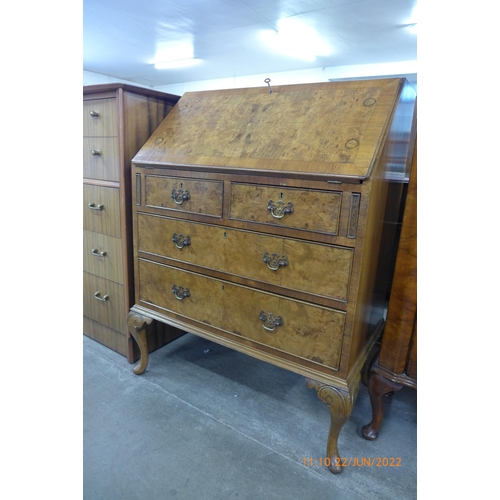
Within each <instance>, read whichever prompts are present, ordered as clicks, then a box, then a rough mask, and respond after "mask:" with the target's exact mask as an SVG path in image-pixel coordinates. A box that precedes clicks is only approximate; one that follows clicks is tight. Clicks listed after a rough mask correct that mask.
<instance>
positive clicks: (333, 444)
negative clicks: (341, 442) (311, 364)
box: [306, 376, 360, 474]
mask: <svg viewBox="0 0 500 500" xmlns="http://www.w3.org/2000/svg"><path fill="white" fill-rule="evenodd" d="M359 381H360V377H359V376H358V377H357V379H356V380H355V381H354V383H353V384H352V385H351V387H350V388H349V389H348V390H341V389H337V388H336V387H333V386H330V385H327V384H324V383H322V382H317V381H315V380H311V379H307V380H306V384H307V387H309V388H312V389H316V392H317V393H318V397H319V399H321V401H323V403H325V404H326V405H327V406H328V409H329V410H330V430H329V432H328V442H327V446H326V456H327V457H328V458H329V459H330V466H329V467H328V469H329V470H330V472H332V473H333V474H340V473H341V472H342V459H341V457H340V455H339V451H338V446H337V443H338V437H339V434H340V431H341V429H342V427H343V426H344V424H345V423H346V422H347V420H348V419H349V416H350V414H351V411H352V408H353V406H354V402H355V400H356V396H357V394H358V388H359Z"/></svg>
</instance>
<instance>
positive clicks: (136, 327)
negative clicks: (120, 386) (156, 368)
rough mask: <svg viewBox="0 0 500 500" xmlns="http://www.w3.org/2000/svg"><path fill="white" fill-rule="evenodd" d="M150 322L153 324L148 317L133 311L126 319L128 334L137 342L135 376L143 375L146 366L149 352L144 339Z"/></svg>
mask: <svg viewBox="0 0 500 500" xmlns="http://www.w3.org/2000/svg"><path fill="white" fill-rule="evenodd" d="M152 322H153V319H152V318H149V317H148V316H144V315H142V314H140V313H137V312H134V311H130V313H129V315H128V318H127V324H128V329H129V332H130V334H131V335H132V337H134V339H135V341H136V342H137V345H138V346H139V351H140V353H141V357H140V359H139V362H138V363H137V364H136V365H135V366H134V373H135V374H136V375H140V374H141V373H144V371H145V370H146V368H147V366H148V361H149V350H148V341H147V338H146V328H147V326H148V325H150V324H151V323H152Z"/></svg>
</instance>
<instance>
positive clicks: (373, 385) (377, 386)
mask: <svg viewBox="0 0 500 500" xmlns="http://www.w3.org/2000/svg"><path fill="white" fill-rule="evenodd" d="M402 387H403V386H402V385H401V384H397V383H396V382H392V381H391V380H388V379H386V378H385V377H383V376H382V375H379V374H378V373H372V374H371V376H370V382H369V384H368V392H369V394H370V402H371V404H372V421H371V422H370V423H369V424H366V425H365V426H364V427H363V429H362V431H361V432H362V434H363V437H364V438H365V439H369V440H370V441H373V440H374V439H377V437H378V433H379V430H380V426H381V425H382V419H383V417H384V401H383V398H384V395H385V394H387V393H389V392H391V391H394V392H395V391H399V390H400V389H401V388H402Z"/></svg>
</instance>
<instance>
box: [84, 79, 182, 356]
mask: <svg viewBox="0 0 500 500" xmlns="http://www.w3.org/2000/svg"><path fill="white" fill-rule="evenodd" d="M178 99H179V97H178V96H173V95H170V94H164V93H161V92H155V91H150V90H149V89H143V88H140V87H134V86H131V85H122V84H105V85H91V86H84V87H83V204H84V205H83V333H84V335H87V336H89V337H91V338H93V339H94V340H97V341H98V342H100V343H102V344H104V345H106V346H108V347H110V348H111V349H113V350H115V351H117V352H119V353H120V354H122V355H124V356H126V357H127V358H128V360H129V361H130V362H134V361H136V360H137V358H138V354H139V353H138V352H137V351H138V350H137V348H136V347H135V343H134V342H133V341H132V340H131V338H130V334H129V331H128V327H127V313H128V311H129V309H130V307H131V305H132V304H133V294H134V282H133V272H132V270H133V265H132V236H131V234H132V227H131V220H132V208H131V191H130V189H131V182H130V168H131V164H130V162H131V159H132V157H133V156H134V155H135V154H136V153H137V151H138V150H139V148H140V147H141V146H142V145H143V144H144V142H146V139H147V138H148V137H149V136H150V135H151V133H152V132H153V131H154V130H155V129H156V127H157V126H158V125H159V124H160V123H161V121H162V120H163V119H164V118H165V116H166V115H167V113H168V112H169V111H170V109H172V107H173V106H174V104H175V103H176V102H177V101H178ZM164 330H165V331H163V332H159V331H158V332H154V333H150V337H151V339H150V348H151V349H153V348H155V347H158V343H160V344H161V345H163V344H164V343H165V342H166V341H167V338H168V337H169V332H167V331H166V330H167V329H166V328H165V329H164ZM171 330H172V331H171V332H170V333H173V332H174V330H173V329H171ZM134 350H135V353H134Z"/></svg>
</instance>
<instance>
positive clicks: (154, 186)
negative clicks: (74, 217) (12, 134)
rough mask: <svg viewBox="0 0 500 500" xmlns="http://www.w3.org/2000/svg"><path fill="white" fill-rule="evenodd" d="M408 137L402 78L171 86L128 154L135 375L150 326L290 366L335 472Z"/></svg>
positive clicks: (378, 296)
mask: <svg viewBox="0 0 500 500" xmlns="http://www.w3.org/2000/svg"><path fill="white" fill-rule="evenodd" d="M414 135H415V95H414V92H413V90H412V89H411V87H410V86H409V85H408V82H407V81H406V80H405V79H399V78H393V79H378V80H368V81H345V82H329V83H318V84H304V85H287V86H273V87H272V89H271V91H270V90H269V88H268V87H267V86H265V87H264V86H263V87H259V88H252V89H232V90H219V91H206V92H190V93H186V94H184V95H183V96H182V97H181V99H180V100H179V102H178V103H177V104H176V105H175V107H174V108H173V109H172V111H171V112H170V113H169V114H168V116H167V117H166V118H165V120H163V122H162V123H161V124H160V126H159V127H158V128H157V129H156V131H155V132H154V133H153V134H152V135H151V137H150V138H149V139H148V140H147V142H146V143H145V144H144V146H143V147H142V148H141V149H140V151H139V152H138V153H137V155H136V156H135V157H134V159H133V161H132V182H133V238H134V276H135V304H134V305H133V307H132V308H131V310H130V313H129V317H128V324H129V330H130V333H131V334H132V335H133V337H134V338H135V339H136V340H137V343H138V345H139V346H140V351H141V357H140V360H139V362H138V363H137V365H136V366H135V368H134V371H135V373H137V374H140V373H143V372H144V370H146V368H147V364H148V340H147V337H146V331H147V330H146V326H147V325H150V324H152V323H154V322H161V323H166V324H168V325H172V326H174V327H177V328H180V329H182V330H185V331H189V332H191V333H193V334H196V335H199V336H202V337H205V338H207V339H210V340H213V341H215V342H218V343H221V344H223V345H225V346H228V347H230V348H233V349H235V350H238V351H241V352H243V353H246V354H248V355H251V356H254V357H256V358H258V359H260V360H263V361H266V362H269V363H273V364H275V365H277V366H279V367H282V368H285V369H288V370H291V371H294V372H296V373H298V374H301V375H303V376H305V377H306V380H307V385H308V386H309V387H312V388H315V389H316V391H317V393H318V396H319V398H320V399H321V400H322V401H323V402H324V403H325V404H326V405H327V406H328V407H329V410H330V415H331V425H330V432H329V436H328V441H327V457H328V458H329V460H330V467H329V469H330V470H331V471H332V472H334V473H338V472H340V471H341V470H342V468H341V466H340V465H339V464H338V460H336V459H337V458H338V457H339V452H338V449H337V438H338V435H339V432H340V430H341V428H342V426H343V424H344V423H345V421H346V420H347V419H348V417H349V415H350V412H351V409H352V406H353V404H354V401H355V398H356V394H357V390H358V386H359V381H360V373H361V370H362V367H363V364H364V362H365V360H366V359H367V356H368V352H369V351H370V348H371V347H372V346H373V345H374V343H375V342H376V340H377V338H378V336H379V335H380V332H381V330H382V328H383V323H384V320H383V318H384V313H385V310H386V306H387V296H388V290H387V289H386V287H383V286H381V285H380V284H381V283H387V282H388V280H387V279H386V278H385V277H384V276H382V277H381V276H380V274H381V273H380V272H378V271H379V270H380V269H381V268H382V267H381V266H382V264H384V261H386V260H387V255H386V254H385V252H379V249H380V246H381V233H382V226H383V221H384V218H385V214H387V213H397V212H398V211H399V209H400V207H399V205H397V204H395V205H397V206H393V205H394V204H391V203H388V201H389V200H390V197H388V189H389V182H390V181H392V182H393V181H394V177H395V176H396V177H397V175H399V174H401V178H403V177H404V172H406V171H407V167H408V162H409V158H410V156H411V154H410V152H411V151H412V142H413V141H414ZM316 453H317V454H320V455H318V456H321V455H323V453H324V452H323V453H322V452H321V451H320V450H318V451H316Z"/></svg>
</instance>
